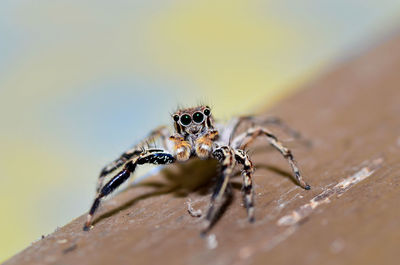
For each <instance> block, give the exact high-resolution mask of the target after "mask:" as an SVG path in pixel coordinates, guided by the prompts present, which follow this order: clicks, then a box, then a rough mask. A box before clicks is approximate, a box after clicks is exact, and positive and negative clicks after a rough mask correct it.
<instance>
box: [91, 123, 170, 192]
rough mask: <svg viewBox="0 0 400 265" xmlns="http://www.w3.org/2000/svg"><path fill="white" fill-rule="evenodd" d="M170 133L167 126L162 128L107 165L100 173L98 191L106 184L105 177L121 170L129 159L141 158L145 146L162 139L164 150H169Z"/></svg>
mask: <svg viewBox="0 0 400 265" xmlns="http://www.w3.org/2000/svg"><path fill="white" fill-rule="evenodd" d="M168 134H169V131H168V128H167V127H166V126H161V127H159V128H157V129H155V130H153V131H152V132H150V134H149V135H148V136H147V137H146V138H145V139H143V140H142V141H141V142H140V143H138V144H137V145H135V146H134V147H133V148H131V149H129V150H128V151H126V152H124V153H123V154H121V155H120V157H118V158H117V159H115V160H114V161H113V162H111V163H109V164H108V165H106V166H105V167H104V168H103V169H102V170H101V172H100V175H99V178H98V181H97V188H96V191H97V192H99V191H100V189H101V187H102V186H103V182H104V177H105V176H107V175H108V174H110V173H112V172H113V171H115V170H116V169H118V168H120V167H121V166H123V165H124V164H125V163H126V162H127V161H128V160H129V159H133V158H134V157H137V156H139V155H140V154H141V153H142V152H143V148H144V146H146V145H148V143H149V142H152V141H155V140H156V139H159V138H161V140H162V141H161V143H162V145H163V148H165V149H167V150H168V146H167V139H168V136H169V135H168Z"/></svg>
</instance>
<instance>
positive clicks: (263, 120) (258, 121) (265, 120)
mask: <svg viewBox="0 0 400 265" xmlns="http://www.w3.org/2000/svg"><path fill="white" fill-rule="evenodd" d="M246 122H250V123H251V126H252V127H253V126H256V125H257V126H266V125H268V124H271V125H275V126H278V127H280V128H282V130H283V131H285V132H286V133H287V134H289V135H290V136H291V137H293V138H294V139H300V138H302V136H301V134H300V133H299V132H298V131H296V130H295V129H293V128H291V127H290V126H289V125H287V124H286V123H285V122H284V121H282V120H281V119H280V118H278V117H256V116H251V115H249V116H242V117H239V118H237V119H236V121H235V122H234V124H233V126H232V131H231V134H230V138H229V142H230V143H231V142H232V140H233V137H234V136H235V134H236V132H237V130H238V128H239V126H240V125H242V124H243V123H246Z"/></svg>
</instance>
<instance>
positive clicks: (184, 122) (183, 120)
mask: <svg viewBox="0 0 400 265" xmlns="http://www.w3.org/2000/svg"><path fill="white" fill-rule="evenodd" d="M191 122H192V118H191V117H190V116H189V115H187V114H184V115H182V116H181V124H182V125H183V126H187V125H189V124H190V123H191Z"/></svg>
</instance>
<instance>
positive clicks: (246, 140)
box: [232, 128, 311, 190]
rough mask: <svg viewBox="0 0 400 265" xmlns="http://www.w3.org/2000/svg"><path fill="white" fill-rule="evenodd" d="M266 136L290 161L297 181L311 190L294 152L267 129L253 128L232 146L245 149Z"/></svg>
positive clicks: (235, 140) (240, 136) (234, 141)
mask: <svg viewBox="0 0 400 265" xmlns="http://www.w3.org/2000/svg"><path fill="white" fill-rule="evenodd" d="M261 135H265V136H266V137H267V140H268V142H269V143H270V144H271V145H272V146H273V147H275V148H276V149H277V150H278V151H279V152H280V153H281V154H282V155H283V157H284V158H286V160H287V161H288V163H289V165H290V167H291V168H292V171H293V174H294V177H295V179H296V181H297V182H298V183H299V185H300V186H301V187H303V188H304V189H306V190H309V189H311V187H310V185H308V184H307V183H306V182H305V181H304V180H303V177H302V176H301V174H300V171H299V168H298V167H297V164H296V162H295V160H294V157H293V154H292V152H291V151H290V150H289V149H288V148H286V147H284V146H283V145H282V143H281V142H279V140H278V138H276V136H275V135H273V134H272V133H270V132H269V131H268V130H267V129H264V128H251V129H249V130H248V131H247V132H246V133H243V134H241V135H239V136H238V137H236V138H235V139H234V140H233V143H232V146H233V147H234V148H235V149H245V148H246V147H247V146H248V145H249V144H251V143H252V142H253V141H254V140H255V139H256V138H257V137H259V136H261Z"/></svg>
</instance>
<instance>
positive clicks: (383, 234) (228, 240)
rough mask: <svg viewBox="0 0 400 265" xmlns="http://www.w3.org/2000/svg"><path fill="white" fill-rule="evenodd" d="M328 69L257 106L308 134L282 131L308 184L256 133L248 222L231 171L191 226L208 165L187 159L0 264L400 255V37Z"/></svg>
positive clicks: (205, 191) (350, 260)
mask: <svg viewBox="0 0 400 265" xmlns="http://www.w3.org/2000/svg"><path fill="white" fill-rule="evenodd" d="M335 69H336V70H334V71H332V72H330V73H328V74H326V75H324V76H322V77H321V78H320V79H318V80H315V81H313V82H312V83H311V84H309V85H308V86H307V87H305V88H304V89H303V90H301V91H300V92H299V93H298V94H297V95H294V96H293V97H291V98H289V99H287V100H285V101H283V102H281V103H280V104H278V105H277V106H276V107H275V108H273V109H269V110H266V111H265V114H267V113H268V114H272V115H277V116H279V117H281V118H282V119H284V120H285V121H286V122H288V123H289V124H290V125H291V126H292V127H294V128H296V129H298V130H300V131H301V132H302V133H303V135H304V136H305V137H306V138H307V139H310V140H311V141H312V146H307V145H305V144H303V143H301V142H295V141H284V142H285V144H286V145H288V146H289V147H290V148H292V150H293V152H294V156H295V158H296V160H297V161H298V163H299V166H300V169H301V170H302V172H303V173H304V175H305V178H306V180H307V182H308V183H309V184H310V185H311V186H312V189H311V190H310V191H305V190H303V189H301V188H300V187H299V186H297V185H296V184H295V183H294V182H293V181H292V180H291V178H290V177H289V175H290V169H289V167H288V165H287V163H286V162H285V160H284V159H283V158H282V157H281V155H280V154H279V153H278V152H276V151H275V150H272V149H271V148H268V147H267V145H266V143H264V142H263V141H258V142H257V143H256V144H255V145H254V147H253V149H252V152H251V154H252V157H253V161H254V163H255V165H256V173H255V177H254V181H255V191H256V196H255V200H256V222H255V223H254V224H249V223H248V222H247V221H246V212H245V209H244V208H243V207H242V199H241V194H240V183H241V178H240V177H235V178H233V180H232V182H233V183H234V185H233V187H234V189H233V194H234V198H233V200H232V202H231V204H230V205H229V207H228V208H227V209H226V211H225V213H224V214H223V216H222V217H221V219H220V220H219V222H218V223H217V224H216V225H215V227H214V228H213V229H212V230H211V231H210V233H209V234H208V236H207V237H205V238H201V237H200V236H199V232H200V229H201V219H199V218H194V217H191V216H190V215H189V214H188V213H187V205H186V203H187V202H188V201H189V200H190V201H191V202H192V204H193V207H195V208H196V209H203V210H204V209H205V208H206V207H207V204H208V201H209V197H210V193H209V191H210V186H211V184H212V183H213V177H214V176H215V173H216V169H215V167H214V165H213V164H212V163H211V164H209V163H204V162H202V161H200V162H199V161H193V162H192V163H190V164H187V165H182V166H179V167H177V168H176V167H175V168H174V167H172V168H167V169H166V170H165V171H164V172H163V174H162V175H161V176H155V177H152V178H151V179H148V180H146V181H145V182H144V183H142V184H141V185H138V186H135V187H130V188H128V189H127V190H125V191H124V192H121V193H120V194H119V195H117V196H116V197H115V198H113V199H111V200H109V201H107V202H106V203H104V204H103V205H102V207H101V210H100V213H99V214H98V215H97V217H96V221H95V226H94V228H93V229H92V230H91V231H90V232H83V231H82V225H83V223H84V219H85V217H84V216H81V217H78V218H76V219H75V220H73V221H72V222H71V223H69V224H68V225H66V226H65V227H62V228H60V229H58V230H57V231H55V232H54V233H53V234H51V235H49V236H46V237H45V238H44V239H42V240H39V241H38V242H35V243H33V244H32V245H31V246H29V247H28V248H26V249H25V250H24V251H22V252H21V253H19V254H17V255H16V256H14V257H13V258H11V259H10V260H8V261H7V262H5V264H7V265H13V264H174V265H175V264H193V265H196V264H221V265H223V264H325V265H328V264H352V265H356V264H363V265H365V264H400V261H399V257H400V254H399V243H400V210H399V207H398V204H399V203H400V185H399V184H400V70H399V69H400V37H396V38H393V39H390V40H388V41H386V42H385V43H384V44H382V45H379V46H378V47H376V48H374V49H372V50H370V51H368V52H366V53H365V54H363V55H361V56H359V57H357V58H353V59H351V60H348V61H347V62H345V63H343V64H341V65H337V66H336V68H335ZM262 115H264V114H262ZM216 116H218V114H216ZM282 138H283V139H287V138H288V136H286V135H284V134H282ZM71 196H74V195H73V194H71ZM88 196H89V195H88ZM60 211H62V209H60Z"/></svg>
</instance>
